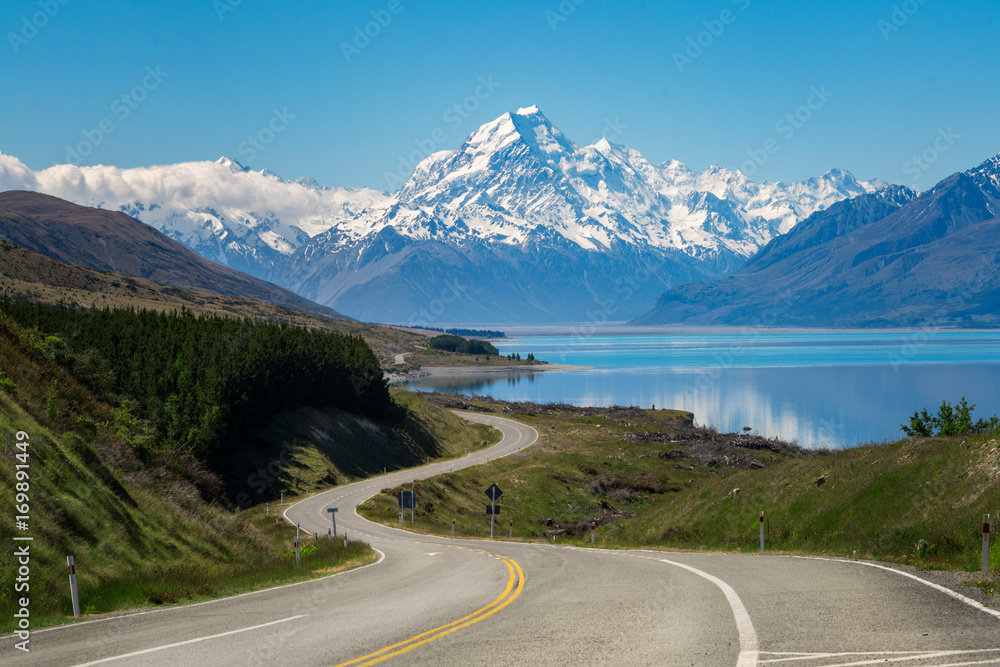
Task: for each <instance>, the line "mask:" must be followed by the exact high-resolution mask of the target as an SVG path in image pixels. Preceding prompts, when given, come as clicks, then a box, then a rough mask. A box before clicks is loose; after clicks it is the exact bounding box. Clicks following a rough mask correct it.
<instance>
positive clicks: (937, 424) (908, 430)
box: [899, 396, 1000, 438]
mask: <svg viewBox="0 0 1000 667" xmlns="http://www.w3.org/2000/svg"><path fill="white" fill-rule="evenodd" d="M975 409H976V405H975V403H973V404H972V405H969V404H968V403H966V401H965V396H963V397H962V400H961V401H959V402H958V403H957V404H955V405H952V404H951V403H949V402H948V401H941V407H940V408H938V411H937V414H936V415H932V414H931V413H929V412H928V411H927V408H923V409H921V410H919V411H916V412H914V413H913V415H912V416H911V417H910V424H909V426H907V425H906V424H900V425H899V427H900V428H901V429H902V430H903V433H905V434H906V435H907V436H908V437H910V438H914V437H925V438H926V437H930V436H932V435H965V434H967V433H986V432H988V431H995V430H996V429H997V426H998V425H1000V420H998V418H997V416H996V414H994V415H993V416H992V417H990V418H989V419H980V420H979V421H977V422H973V421H972V411H973V410H975ZM935 429H936V430H937V433H935Z"/></svg>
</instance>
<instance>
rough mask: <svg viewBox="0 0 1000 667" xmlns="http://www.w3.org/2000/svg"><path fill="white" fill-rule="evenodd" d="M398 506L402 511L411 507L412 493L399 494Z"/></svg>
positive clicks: (403, 492) (401, 492)
mask: <svg viewBox="0 0 1000 667" xmlns="http://www.w3.org/2000/svg"><path fill="white" fill-rule="evenodd" d="M399 506H400V507H401V508H402V509H404V510H405V509H411V508H412V507H413V491H400V492H399Z"/></svg>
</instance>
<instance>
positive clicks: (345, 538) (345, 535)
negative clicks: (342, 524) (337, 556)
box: [344, 533, 347, 549]
mask: <svg viewBox="0 0 1000 667" xmlns="http://www.w3.org/2000/svg"><path fill="white" fill-rule="evenodd" d="M344 548H345V549H346V548H347V533H344Z"/></svg>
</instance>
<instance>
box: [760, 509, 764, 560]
mask: <svg viewBox="0 0 1000 667" xmlns="http://www.w3.org/2000/svg"><path fill="white" fill-rule="evenodd" d="M760 552H761V553H764V513H763V512H761V513H760Z"/></svg>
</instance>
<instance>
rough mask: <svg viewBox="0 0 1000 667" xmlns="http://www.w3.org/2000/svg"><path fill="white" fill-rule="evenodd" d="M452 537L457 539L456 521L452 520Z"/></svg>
mask: <svg viewBox="0 0 1000 667" xmlns="http://www.w3.org/2000/svg"><path fill="white" fill-rule="evenodd" d="M451 536H452V537H455V520H454V519H452V520H451Z"/></svg>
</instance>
